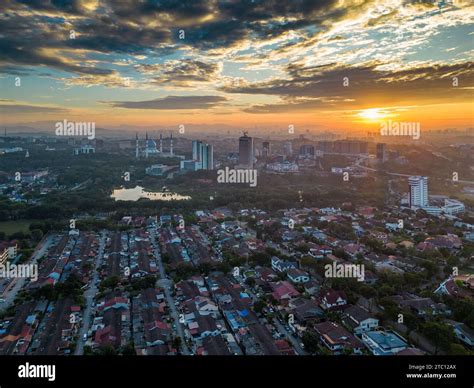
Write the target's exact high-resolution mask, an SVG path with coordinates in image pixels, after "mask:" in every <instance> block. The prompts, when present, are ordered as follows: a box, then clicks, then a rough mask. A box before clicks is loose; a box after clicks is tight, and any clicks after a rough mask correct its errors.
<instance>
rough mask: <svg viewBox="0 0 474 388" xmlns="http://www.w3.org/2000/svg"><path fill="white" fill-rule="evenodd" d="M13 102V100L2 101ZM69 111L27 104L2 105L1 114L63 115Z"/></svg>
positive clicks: (0, 106)
mask: <svg viewBox="0 0 474 388" xmlns="http://www.w3.org/2000/svg"><path fill="white" fill-rule="evenodd" d="M0 101H2V102H3V101H11V100H0ZM67 111H68V109H65V108H61V107H52V106H38V105H27V104H0V113H1V114H4V115H14V114H30V113H62V112H67Z"/></svg>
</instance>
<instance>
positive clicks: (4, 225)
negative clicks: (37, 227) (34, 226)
mask: <svg viewBox="0 0 474 388" xmlns="http://www.w3.org/2000/svg"><path fill="white" fill-rule="evenodd" d="M30 224H31V221H30V220H18V221H4V222H0V232H5V234H6V235H7V236H9V235H11V234H13V233H16V232H29V229H28V227H29V226H30Z"/></svg>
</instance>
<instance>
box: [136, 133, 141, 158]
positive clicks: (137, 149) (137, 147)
mask: <svg viewBox="0 0 474 388" xmlns="http://www.w3.org/2000/svg"><path fill="white" fill-rule="evenodd" d="M139 157H140V149H139V146H138V133H137V134H136V135H135V158H136V159H138V158H139Z"/></svg>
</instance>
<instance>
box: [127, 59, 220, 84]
mask: <svg viewBox="0 0 474 388" xmlns="http://www.w3.org/2000/svg"><path fill="white" fill-rule="evenodd" d="M135 68H136V70H138V71H139V72H140V73H142V74H145V75H147V76H149V77H150V78H151V82H152V83H154V84H156V85H170V86H176V87H189V86H192V85H193V84H195V83H199V82H210V81H214V80H215V78H216V77H217V75H218V73H219V71H220V70H221V69H222V66H221V65H219V64H218V63H205V62H203V61H199V60H192V59H183V60H172V61H166V62H164V63H163V64H140V65H137V66H135Z"/></svg>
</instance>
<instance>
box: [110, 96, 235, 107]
mask: <svg viewBox="0 0 474 388" xmlns="http://www.w3.org/2000/svg"><path fill="white" fill-rule="evenodd" d="M226 101H227V98H226V97H221V96H167V97H164V98H157V99H155V100H148V101H105V102H104V103H106V104H109V105H111V106H113V107H116V108H126V109H157V110H181V109H210V108H213V107H215V106H217V105H221V104H222V103H224V102H226Z"/></svg>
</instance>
